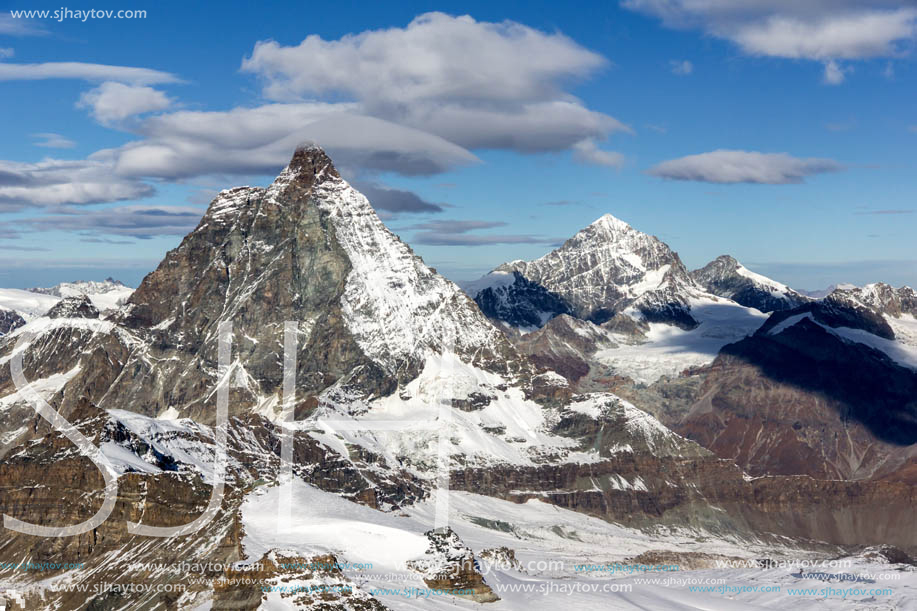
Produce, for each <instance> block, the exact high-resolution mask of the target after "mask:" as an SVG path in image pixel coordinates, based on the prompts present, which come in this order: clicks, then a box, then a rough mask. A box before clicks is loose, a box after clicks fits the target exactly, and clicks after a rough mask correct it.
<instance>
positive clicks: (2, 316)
mask: <svg viewBox="0 0 917 611" xmlns="http://www.w3.org/2000/svg"><path fill="white" fill-rule="evenodd" d="M24 324H25V319H24V318H22V316H20V315H19V314H17V313H16V312H14V311H12V310H5V309H3V308H0V337H3V336H4V335H6V334H7V333H9V332H10V331H15V330H16V329H18V328H19V327H21V326H22V325H24Z"/></svg>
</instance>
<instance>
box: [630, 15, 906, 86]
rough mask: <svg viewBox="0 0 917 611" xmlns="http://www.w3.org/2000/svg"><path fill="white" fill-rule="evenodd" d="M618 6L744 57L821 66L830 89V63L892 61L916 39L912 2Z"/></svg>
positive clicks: (832, 75) (832, 71) (834, 72)
mask: <svg viewBox="0 0 917 611" xmlns="http://www.w3.org/2000/svg"><path fill="white" fill-rule="evenodd" d="M621 4H622V6H624V7H625V8H629V9H632V10H635V11H639V12H642V13H645V14H649V15H654V16H656V17H659V18H661V19H662V20H663V23H664V24H665V25H667V26H669V27H675V28H699V29H702V30H703V31H705V32H706V33H708V34H710V35H712V36H716V37H718V38H722V39H725V40H729V41H732V42H734V43H735V44H737V45H738V46H739V47H740V48H741V49H742V50H743V51H744V52H745V53H747V54H749V55H760V56H768V57H784V58H792V59H809V60H816V61H821V62H825V63H826V65H827V66H828V67H829V71H830V77H829V76H828V75H827V73H826V81H827V82H832V83H836V82H840V80H843V74H842V73H841V72H839V71H838V70H837V69H836V67H837V66H836V64H834V65H833V66H832V64H831V62H832V61H834V60H839V59H845V60H857V59H868V58H877V57H896V56H899V55H902V54H904V53H905V52H906V51H907V49H908V48H909V46H910V45H911V43H912V42H913V40H914V38H915V35H917V6H915V5H914V4H915V3H914V2H913V1H912V0H907V1H906V2H901V1H900V0H871V1H870V2H868V3H867V2H863V1H862V0H806V1H804V2H799V1H796V0H745V1H743V2H735V1H733V0H624V1H623V2H622V3H621ZM902 5H905V6H902ZM832 79H833V80H832ZM838 79H840V80H838Z"/></svg>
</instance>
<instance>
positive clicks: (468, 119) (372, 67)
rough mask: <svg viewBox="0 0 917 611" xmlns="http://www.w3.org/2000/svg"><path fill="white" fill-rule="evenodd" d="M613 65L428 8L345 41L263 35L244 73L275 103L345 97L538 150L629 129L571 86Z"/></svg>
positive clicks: (445, 129)
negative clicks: (288, 42) (290, 40)
mask: <svg viewBox="0 0 917 611" xmlns="http://www.w3.org/2000/svg"><path fill="white" fill-rule="evenodd" d="M607 64H608V62H607V61H606V60H605V59H604V58H603V57H602V56H600V55H598V54H596V53H594V52H592V51H589V50H588V49H585V48H583V47H581V46H580V45H578V44H577V43H575V42H574V41H572V40H570V39H569V38H567V37H566V36H563V35H562V34H558V33H550V34H548V33H544V32H540V31H538V30H535V29H532V28H529V27H527V26H524V25H521V24H518V23H513V22H509V21H506V22H503V23H485V22H478V21H475V20H474V19H472V18H471V17H468V16H464V17H452V16H449V15H445V14H443V13H428V14H425V15H421V16H419V17H417V18H416V19H414V20H413V21H411V23H409V24H408V25H407V26H406V27H404V28H390V29H386V30H372V31H366V32H362V33H360V34H355V35H347V36H344V37H342V38H340V39H338V40H329V41H326V40H324V39H322V38H320V37H318V36H315V35H313V36H309V37H307V38H306V39H305V40H303V41H302V43H300V44H299V45H296V46H289V47H286V46H281V45H280V44H278V43H277V42H274V41H267V42H259V43H258V44H257V45H256V46H255V48H254V50H253V52H252V55H251V57H248V58H246V59H245V60H244V61H243V63H242V70H243V71H246V72H251V73H254V74H257V75H258V76H259V77H260V78H261V79H262V80H263V82H264V95H265V96H266V97H268V98H271V99H274V100H301V99H315V98H319V99H334V100H339V99H341V98H344V99H347V100H350V101H351V102H352V103H354V104H356V105H358V107H359V109H360V112H361V113H362V114H366V115H370V116H375V117H378V118H380V119H384V120H387V121H392V122H394V123H398V124H401V125H406V126H409V127H414V128H417V129H420V130H423V131H426V132H429V133H432V134H435V135H437V136H440V137H442V138H445V139H446V140H449V141H450V142H453V143H455V144H457V145H459V146H462V147H465V148H470V149H483V148H490V149H508V150H516V151H521V152H537V151H560V150H567V149H569V148H570V147H572V146H573V145H574V144H575V143H577V142H580V141H582V140H583V139H587V138H595V139H604V138H606V137H607V136H608V135H609V134H611V133H613V132H616V131H622V130H627V128H626V127H625V126H624V125H623V124H622V123H621V122H619V121H618V120H616V119H614V118H612V117H610V116H608V115H605V114H603V113H599V112H596V111H592V110H589V109H588V108H586V107H585V106H583V104H582V103H581V102H580V101H579V100H578V99H576V98H575V97H573V96H572V95H570V94H569V93H568V92H567V91H566V90H565V86H566V85H568V84H569V83H570V82H572V81H574V80H578V79H582V78H585V77H588V76H590V75H592V74H594V73H595V72H596V71H597V70H599V69H601V68H602V67H604V66H606V65H607Z"/></svg>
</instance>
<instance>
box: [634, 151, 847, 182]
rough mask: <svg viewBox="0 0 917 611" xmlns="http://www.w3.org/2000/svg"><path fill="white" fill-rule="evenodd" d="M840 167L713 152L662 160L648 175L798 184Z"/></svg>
mask: <svg viewBox="0 0 917 611" xmlns="http://www.w3.org/2000/svg"><path fill="white" fill-rule="evenodd" d="M843 169H844V166H843V165H842V164H840V163H838V162H837V161H834V160H832V159H818V158H807V159H802V158H798V157H793V156H791V155H788V154H787V153H758V152H754V151H730V150H722V149H721V150H717V151H712V152H710V153H702V154H699V155H689V156H687V157H681V158H679V159H672V160H670V161H664V162H662V163H660V164H658V165H656V166H654V167H652V168H650V169H649V170H648V173H649V174H652V175H653V176H659V177H660V178H667V179H670V180H692V181H699V182H713V183H740V182H747V183H760V184H781V185H782V184H792V183H800V182H803V181H804V180H805V178H806V177H808V176H812V175H814V174H822V173H825V172H838V171H840V170H843Z"/></svg>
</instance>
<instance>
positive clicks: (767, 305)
mask: <svg viewBox="0 0 917 611" xmlns="http://www.w3.org/2000/svg"><path fill="white" fill-rule="evenodd" d="M743 271H745V272H746V273H745V274H743V273H741V272H743ZM691 277H692V278H694V280H696V281H697V283H698V284H700V285H701V286H702V287H704V288H705V289H706V290H707V291H709V292H711V293H713V294H714V295H718V296H720V297H726V298H727V299H732V300H733V301H735V302H736V303H740V304H742V305H743V306H745V307H748V308H756V309H758V310H761V311H762V312H777V311H780V310H787V309H791V308H795V307H797V306H799V305H802V304H804V303H806V302H808V301H809V299H808V298H807V297H804V296H803V295H801V294H799V293H797V292H796V291H794V290H792V289H789V288H787V287H786V286H783V285H781V284H779V283H777V282H774V281H772V280H770V279H768V278H764V277H762V276H757V274H755V275H752V274H749V273H748V272H747V271H746V270H745V268H744V267H743V266H742V265H741V264H740V263H739V262H738V261H736V260H735V259H734V258H732V257H730V256H729V255H721V256H719V257H717V258H716V259H714V260H713V261H711V262H710V263H708V264H707V265H705V266H704V267H702V268H701V269H696V270H694V271H693V272H691Z"/></svg>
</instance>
